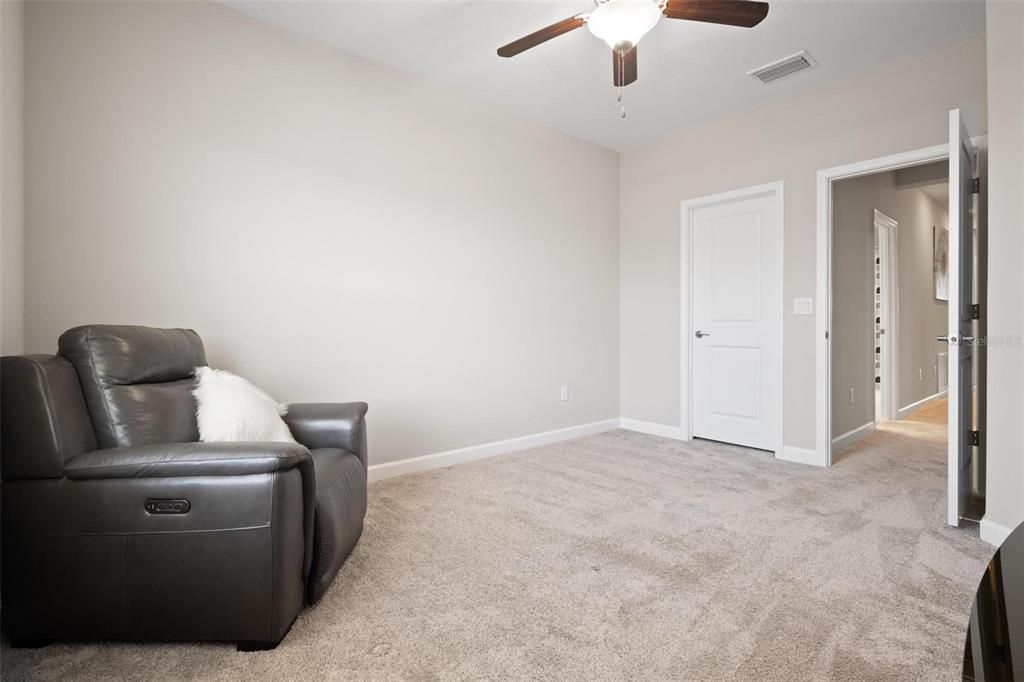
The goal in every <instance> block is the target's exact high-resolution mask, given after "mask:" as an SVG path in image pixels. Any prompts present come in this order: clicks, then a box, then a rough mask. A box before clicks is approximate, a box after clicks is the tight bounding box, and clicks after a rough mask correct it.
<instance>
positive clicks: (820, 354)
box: [813, 135, 987, 466]
mask: <svg viewBox="0 0 1024 682" xmlns="http://www.w3.org/2000/svg"><path fill="white" fill-rule="evenodd" d="M971 141H972V142H973V143H974V145H975V146H976V147H984V146H987V145H986V143H987V136H985V135H982V136H979V137H976V138H973V139H972V140H971ZM948 158H949V143H948V142H945V143H943V144H937V145H935V146H933V147H924V148H923V149H915V150H912V151H908V152H901V153H899V154H891V155H889V156H882V157H879V158H876V159H869V160H867V161H858V162H857V163H848V164H845V165H842V166H835V167H834V168H826V169H824V170H819V171H818V221H817V243H818V246H817V250H818V259H817V260H818V267H817V270H818V275H817V298H818V316H817V321H816V324H815V326H816V328H817V329H816V331H817V339H816V341H815V356H816V361H815V365H816V368H815V369H816V372H815V377H816V381H815V384H816V387H815V399H816V404H817V413H816V415H815V432H816V433H815V451H814V461H813V463H814V464H817V465H818V466H832V353H831V349H830V344H829V342H828V337H829V334H830V331H831V328H832V183H833V182H836V181H837V180H844V179H847V178H856V177H859V176H861V175H871V174H872V173H883V172H885V171H891V170H898V169H900V168H907V167H908V166H919V165H921V164H924V163H931V162H933V161H945V160H947V159H948Z"/></svg>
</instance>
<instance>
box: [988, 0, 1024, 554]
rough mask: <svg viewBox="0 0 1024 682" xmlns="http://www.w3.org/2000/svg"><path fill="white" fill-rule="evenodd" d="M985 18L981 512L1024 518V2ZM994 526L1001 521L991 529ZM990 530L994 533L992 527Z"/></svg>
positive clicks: (1001, 519) (991, 519)
mask: <svg viewBox="0 0 1024 682" xmlns="http://www.w3.org/2000/svg"><path fill="white" fill-rule="evenodd" d="M986 11H987V17H986V21H987V26H988V31H987V35H988V85H989V92H990V93H991V94H990V100H989V101H990V104H989V138H988V141H989V157H988V176H989V186H988V197H989V206H988V225H989V246H988V250H989V261H988V280H989V289H988V304H989V315H988V338H989V341H990V343H989V344H988V420H987V424H986V431H987V433H986V436H985V437H986V438H987V445H988V448H987V458H988V478H987V485H986V489H987V498H986V507H985V519H984V521H983V522H982V534H983V535H985V534H987V533H989V532H990V530H991V529H990V528H988V527H987V526H988V524H996V525H997V526H1001V527H1002V528H1004V529H1007V530H1012V529H1013V528H1014V527H1016V526H1017V524H1019V523H1021V522H1022V521H1024V429H1022V424H1024V400H1022V397H1024V362H1022V357H1021V354H1022V353H1024V349H1022V347H1021V335H1022V334H1024V296H1022V295H1021V294H1022V292H1024V277H1022V274H1021V273H1022V270H1024V258H1022V256H1024V228H1022V226H1024V89H1022V88H1021V83H1024V3H1019V2H1001V1H994V2H993V1H990V2H988V3H986ZM996 530H998V529H996ZM989 537H990V538H993V537H994V536H993V535H989Z"/></svg>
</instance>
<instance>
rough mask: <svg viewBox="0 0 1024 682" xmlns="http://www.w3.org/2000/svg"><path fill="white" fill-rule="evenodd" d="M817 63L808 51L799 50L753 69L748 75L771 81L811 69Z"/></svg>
mask: <svg viewBox="0 0 1024 682" xmlns="http://www.w3.org/2000/svg"><path fill="white" fill-rule="evenodd" d="M816 64H817V62H815V61H814V60H813V59H812V58H811V55H809V54H807V53H806V52H797V53H796V54H791V55H789V56H788V57H784V58H782V59H780V60H778V61H775V62H772V63H771V64H765V65H764V66H762V67H759V68H757V69H754V70H753V71H747V75H748V76H753V77H754V78H756V79H757V80H759V81H761V82H762V83H770V82H772V81H774V80H778V79H779V78H782V77H783V76H788V75H789V74H791V73H796V72H797V71H803V70H804V69H809V68H811V67H812V66H815V65H816Z"/></svg>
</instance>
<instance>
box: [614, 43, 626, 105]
mask: <svg viewBox="0 0 1024 682" xmlns="http://www.w3.org/2000/svg"><path fill="white" fill-rule="evenodd" d="M616 54H617V55H618V59H619V73H625V72H626V57H625V55H623V54H622V53H621V52H617V53H616ZM622 87H623V86H622V85H619V88H618V89H619V96H618V102H619V112H620V113H621V115H622V118H626V104H625V103H624V102H623V101H622Z"/></svg>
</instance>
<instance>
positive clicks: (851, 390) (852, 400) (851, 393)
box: [850, 386, 857, 405]
mask: <svg viewBox="0 0 1024 682" xmlns="http://www.w3.org/2000/svg"><path fill="white" fill-rule="evenodd" d="M855 402H857V401H856V400H854V398H853V386H850V404H851V405H853V404H854V403H855Z"/></svg>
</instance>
